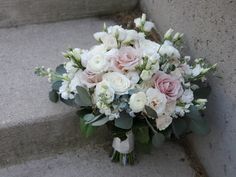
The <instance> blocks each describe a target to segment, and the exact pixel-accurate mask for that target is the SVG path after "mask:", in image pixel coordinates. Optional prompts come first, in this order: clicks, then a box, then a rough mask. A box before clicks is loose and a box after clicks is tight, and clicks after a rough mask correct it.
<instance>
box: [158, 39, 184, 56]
mask: <svg viewBox="0 0 236 177" xmlns="http://www.w3.org/2000/svg"><path fill="white" fill-rule="evenodd" d="M159 53H160V55H162V56H164V55H167V56H168V57H171V58H174V59H179V58H180V53H179V51H178V50H177V49H176V48H174V47H173V45H172V43H171V42H170V41H165V42H164V44H163V45H162V46H161V47H160V50H159Z"/></svg>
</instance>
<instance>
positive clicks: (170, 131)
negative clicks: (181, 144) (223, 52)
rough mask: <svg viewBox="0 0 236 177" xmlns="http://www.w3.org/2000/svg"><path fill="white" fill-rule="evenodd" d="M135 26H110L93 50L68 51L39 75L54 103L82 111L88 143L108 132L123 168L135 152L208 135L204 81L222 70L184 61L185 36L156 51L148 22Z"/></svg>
mask: <svg viewBox="0 0 236 177" xmlns="http://www.w3.org/2000/svg"><path fill="white" fill-rule="evenodd" d="M134 24H135V29H124V28H123V27H121V26H118V25H115V26H109V27H107V26H106V25H105V24H104V27H103V31H102V32H97V33H95V34H94V38H95V39H96V40H97V42H98V44H97V45H95V46H93V47H92V48H91V49H89V50H87V49H80V48H73V49H72V48H71V49H69V50H68V51H66V52H65V53H63V55H64V57H65V58H66V62H65V63H63V64H61V65H59V66H58V67H57V68H56V70H55V71H53V70H52V69H50V68H49V69H45V68H44V67H40V68H39V67H37V68H36V69H35V73H36V74H37V75H39V76H46V77H48V79H49V81H50V82H51V83H52V90H51V91H50V92H49V98H50V100H51V101H52V102H57V101H62V102H63V103H65V104H67V105H69V106H74V107H77V108H78V112H77V113H78V116H79V118H80V129H81V132H82V133H83V134H84V135H85V136H86V137H88V136H91V135H92V133H93V132H94V130H95V128H96V127H98V126H103V125H105V124H106V125H107V127H108V128H109V130H110V131H111V132H112V135H113V143H112V147H113V153H112V154H111V159H112V161H114V162H121V163H122V164H124V165H125V164H133V163H134V159H135V157H134V147H135V148H136V147H138V146H140V147H149V146H150V145H151V144H153V145H154V146H155V147H158V146H160V145H161V144H162V143H163V142H164V140H165V139H169V138H172V137H175V138H181V137H182V136H184V135H186V134H187V133H191V132H193V133H197V134H201V135H202V134H206V133H208V131H209V128H208V124H207V120H206V119H205V117H203V116H202V111H203V110H204V109H205V108H206V103H207V95H208V94H209V92H210V87H209V85H208V84H207V82H206V75H207V74H208V73H209V72H210V71H212V70H214V69H215V68H216V64H215V65H210V64H207V62H206V61H205V60H204V59H202V58H198V59H195V60H191V59H190V57H189V56H182V55H181V53H180V51H181V48H182V41H183V34H180V33H178V32H177V33H175V34H174V31H173V30H172V29H169V30H168V31H167V32H166V33H165V35H164V38H163V40H162V42H161V43H157V42H156V41H152V40H150V37H149V34H150V31H151V30H153V28H154V24H153V23H152V22H150V21H147V20H146V15H145V14H143V15H142V17H140V18H136V19H135V20H134Z"/></svg>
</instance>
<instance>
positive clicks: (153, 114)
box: [145, 105, 157, 118]
mask: <svg viewBox="0 0 236 177" xmlns="http://www.w3.org/2000/svg"><path fill="white" fill-rule="evenodd" d="M145 110H146V112H147V115H148V117H150V118H157V113H156V111H155V110H154V109H152V108H151V107H149V106H147V105H145Z"/></svg>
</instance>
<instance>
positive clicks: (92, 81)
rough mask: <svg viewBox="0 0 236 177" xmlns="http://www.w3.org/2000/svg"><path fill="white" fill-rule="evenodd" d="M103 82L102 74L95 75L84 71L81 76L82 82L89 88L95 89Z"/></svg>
mask: <svg viewBox="0 0 236 177" xmlns="http://www.w3.org/2000/svg"><path fill="white" fill-rule="evenodd" d="M101 81H102V75H101V74H95V73H92V72H90V71H87V70H84V71H83V72H82V73H81V75H80V82H81V83H82V84H84V85H85V86H86V87H88V88H91V87H94V86H95V85H96V84H97V83H98V82H101Z"/></svg>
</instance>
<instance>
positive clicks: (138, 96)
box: [129, 92, 147, 113]
mask: <svg viewBox="0 0 236 177" xmlns="http://www.w3.org/2000/svg"><path fill="white" fill-rule="evenodd" d="M146 102H147V98H146V95H145V93H144V92H138V93H134V94H133V95H131V97H130V100H129V106H130V108H131V110H132V111H133V112H135V113H137V112H141V111H143V109H144V106H145V104H146Z"/></svg>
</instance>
